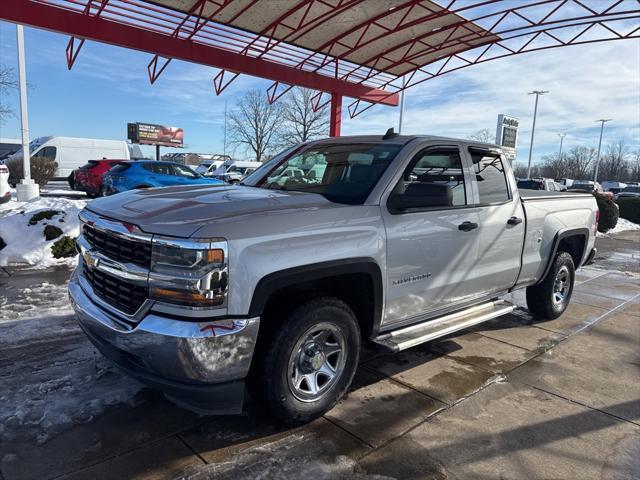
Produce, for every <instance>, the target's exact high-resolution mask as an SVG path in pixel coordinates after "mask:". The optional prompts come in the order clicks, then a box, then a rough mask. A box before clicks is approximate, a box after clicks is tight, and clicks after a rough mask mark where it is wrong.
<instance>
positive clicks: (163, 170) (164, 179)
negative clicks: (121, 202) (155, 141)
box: [100, 160, 224, 196]
mask: <svg viewBox="0 0 640 480" xmlns="http://www.w3.org/2000/svg"><path fill="white" fill-rule="evenodd" d="M203 184H207V185H221V184H224V182H223V181H221V180H217V179H214V178H205V177H203V176H202V175H200V174H198V173H196V172H194V171H193V170H191V169H190V168H189V167H185V166H184V165H180V164H179V163H173V162H161V161H157V160H138V161H133V162H123V163H119V164H118V165H115V166H114V167H113V168H111V170H109V171H108V172H107V173H105V174H104V176H103V177H102V186H101V188H100V194H101V195H103V196H106V195H113V194H116V193H120V192H124V191H126V190H132V189H134V188H151V187H168V186H170V185H203Z"/></svg>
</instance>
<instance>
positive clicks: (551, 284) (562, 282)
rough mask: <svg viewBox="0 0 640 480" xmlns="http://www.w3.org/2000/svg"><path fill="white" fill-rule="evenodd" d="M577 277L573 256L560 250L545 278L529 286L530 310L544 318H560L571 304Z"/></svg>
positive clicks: (528, 300)
mask: <svg viewBox="0 0 640 480" xmlns="http://www.w3.org/2000/svg"><path fill="white" fill-rule="evenodd" d="M575 277H576V273H575V266H574V264H573V258H572V257H571V255H569V254H568V253H567V252H559V253H558V254H557V255H556V258H555V259H554V261H553V265H551V269H550V270H549V273H547V276H546V277H545V278H544V280H543V281H542V282H541V283H539V284H538V285H534V286H532V287H529V288H527V307H529V311H530V312H531V313H533V314H534V315H536V316H538V317H542V318H548V319H554V318H558V317H559V316H560V315H562V314H563V313H564V311H565V310H566V309H567V307H568V306H569V301H570V300H571V294H572V293H573V283H574V281H575Z"/></svg>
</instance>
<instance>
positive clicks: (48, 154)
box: [42, 147, 56, 160]
mask: <svg viewBox="0 0 640 480" xmlns="http://www.w3.org/2000/svg"><path fill="white" fill-rule="evenodd" d="M42 156H43V157H44V158H47V159H49V160H55V159H56V147H44V148H43V149H42Z"/></svg>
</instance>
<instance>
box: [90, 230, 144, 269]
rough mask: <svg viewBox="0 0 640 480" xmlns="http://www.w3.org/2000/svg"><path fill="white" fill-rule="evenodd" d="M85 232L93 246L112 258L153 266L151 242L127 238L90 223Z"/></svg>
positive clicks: (123, 261)
mask: <svg viewBox="0 0 640 480" xmlns="http://www.w3.org/2000/svg"><path fill="white" fill-rule="evenodd" d="M83 234H84V237H85V238H86V239H87V241H88V242H89V243H90V244H91V246H92V247H93V248H95V249H96V250H97V251H98V252H100V253H102V254H104V255H106V256H107V257H109V258H111V259H112V260H115V261H116V262H122V263H134V264H136V265H138V266H140V267H143V268H151V243H148V242H139V241H135V240H127V239H125V238H122V237H120V236H117V235H111V234H110V233H109V232H105V231H103V230H98V229H97V228H93V227H91V226H89V225H85V226H84V229H83Z"/></svg>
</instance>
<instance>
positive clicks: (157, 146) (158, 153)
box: [156, 145, 160, 160]
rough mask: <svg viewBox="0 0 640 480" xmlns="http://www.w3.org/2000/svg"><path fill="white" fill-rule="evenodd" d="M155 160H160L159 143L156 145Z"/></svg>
mask: <svg viewBox="0 0 640 480" xmlns="http://www.w3.org/2000/svg"><path fill="white" fill-rule="evenodd" d="M156 160H160V145H156Z"/></svg>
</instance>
